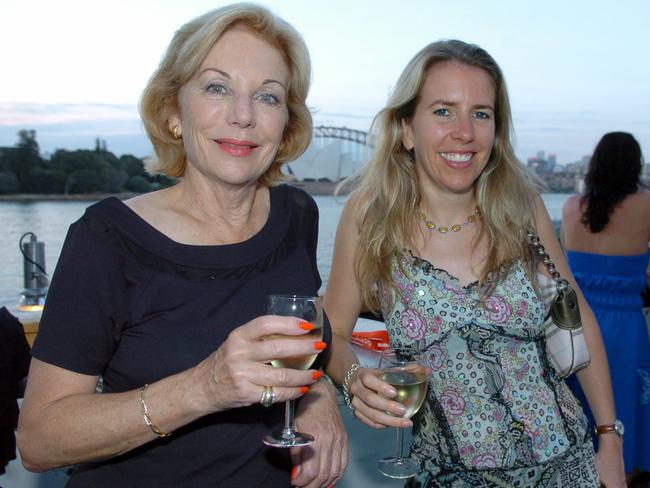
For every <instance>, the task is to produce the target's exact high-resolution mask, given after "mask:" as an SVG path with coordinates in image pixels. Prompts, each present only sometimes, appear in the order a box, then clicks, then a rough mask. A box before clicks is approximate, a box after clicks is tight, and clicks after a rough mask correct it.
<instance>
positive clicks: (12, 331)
mask: <svg viewBox="0 0 650 488" xmlns="http://www.w3.org/2000/svg"><path fill="white" fill-rule="evenodd" d="M29 360H30V356H29V344H28V343H27V339H26V338H25V330H24V329H23V325H22V324H21V323H20V321H19V320H18V319H17V318H16V317H14V316H13V315H11V313H9V310H7V309H6V308H5V307H2V308H0V474H4V472H5V468H6V466H7V464H9V461H11V460H13V459H16V435H15V433H14V431H15V430H16V426H17V425H18V402H17V399H18V398H19V396H21V393H20V386H19V385H20V382H21V380H23V379H24V378H25V377H26V376H27V372H28V371H29Z"/></svg>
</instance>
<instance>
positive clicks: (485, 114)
mask: <svg viewBox="0 0 650 488" xmlns="http://www.w3.org/2000/svg"><path fill="white" fill-rule="evenodd" d="M474 117H476V118H477V119H481V120H490V119H491V118H492V116H491V115H490V114H489V113H488V112H474Z"/></svg>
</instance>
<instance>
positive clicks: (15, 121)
mask: <svg viewBox="0 0 650 488" xmlns="http://www.w3.org/2000/svg"><path fill="white" fill-rule="evenodd" d="M139 119H140V115H139V113H138V109H137V106H135V105H127V104H122V105H119V104H99V103H93V104H89V103H60V104H44V103H6V102H5V103H2V102H0V125H5V126H7V125H9V126H16V125H20V126H24V125H48V124H71V123H79V122H87V121H96V120H103V121H131V120H139Z"/></svg>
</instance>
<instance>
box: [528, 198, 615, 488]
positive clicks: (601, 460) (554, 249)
mask: <svg viewBox="0 0 650 488" xmlns="http://www.w3.org/2000/svg"><path fill="white" fill-rule="evenodd" d="M535 222H536V227H537V233H538V235H539V238H540V240H541V242H542V244H543V245H544V247H545V248H546V251H547V252H548V254H549V256H550V257H551V260H552V261H553V263H555V266H556V267H557V270H558V271H559V273H560V275H561V276H562V277H563V278H565V279H566V280H567V281H569V282H570V283H571V286H572V287H573V289H574V290H575V291H576V294H577V296H578V303H579V306H580V316H581V318H582V325H583V328H584V334H585V340H586V342H587V347H588V348H589V353H590V355H591V363H590V365H589V366H588V367H587V368H585V369H583V370H582V371H579V372H578V373H577V375H578V380H579V381H580V386H581V387H582V390H583V391H584V393H585V396H586V397H587V401H588V402H589V407H590V408H591V411H592V413H593V415H594V419H595V421H596V424H597V425H601V424H613V423H614V421H615V420H616V409H615V407H614V396H613V393H612V385H611V380H610V374H609V366H608V364H607V354H606V352H605V347H604V345H603V340H602V337H601V335H600V329H599V328H598V323H597V322H596V317H595V316H594V314H593V312H592V311H591V307H590V306H589V304H588V303H587V301H586V300H585V298H584V296H583V295H582V292H581V291H580V288H579V287H578V284H577V283H576V281H575V278H574V277H573V274H572V273H571V270H570V269H569V265H568V263H567V260H566V258H565V256H564V253H563V252H562V249H561V247H560V244H559V242H558V240H557V237H556V235H555V228H554V226H553V223H552V222H551V219H550V217H549V215H548V213H547V211H546V208H545V207H544V203H543V202H542V199H541V198H539V197H538V198H537V201H536V212H535ZM544 272H545V273H546V274H548V272H547V270H546V268H544ZM599 441H600V442H599V445H600V448H599V457H598V458H597V462H598V467H599V474H600V477H601V480H602V481H603V482H605V483H606V484H607V486H609V487H612V486H624V484H622V485H621V484H620V483H621V482H622V483H624V482H625V472H624V470H623V459H622V442H621V440H620V439H619V438H618V436H616V435H610V434H607V435H601V436H600V439H599Z"/></svg>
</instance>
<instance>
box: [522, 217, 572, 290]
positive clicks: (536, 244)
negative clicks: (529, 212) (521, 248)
mask: <svg viewBox="0 0 650 488" xmlns="http://www.w3.org/2000/svg"><path fill="white" fill-rule="evenodd" d="M526 233H527V234H528V239H529V242H530V247H531V248H532V250H533V252H534V253H535V254H536V255H537V256H539V257H540V258H541V260H542V262H543V263H544V266H546V269H547V270H548V272H549V273H550V275H551V277H552V278H553V280H555V283H556V287H557V291H558V293H562V292H564V291H566V290H567V289H568V288H569V282H568V281H567V280H565V279H564V278H562V277H561V276H560V272H559V271H558V270H557V268H556V267H555V264H554V263H553V261H551V256H549V255H548V253H547V252H546V249H544V245H543V244H542V242H541V241H540V240H539V236H538V235H537V233H536V232H535V229H533V228H532V227H528V229H527V230H526Z"/></svg>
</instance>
